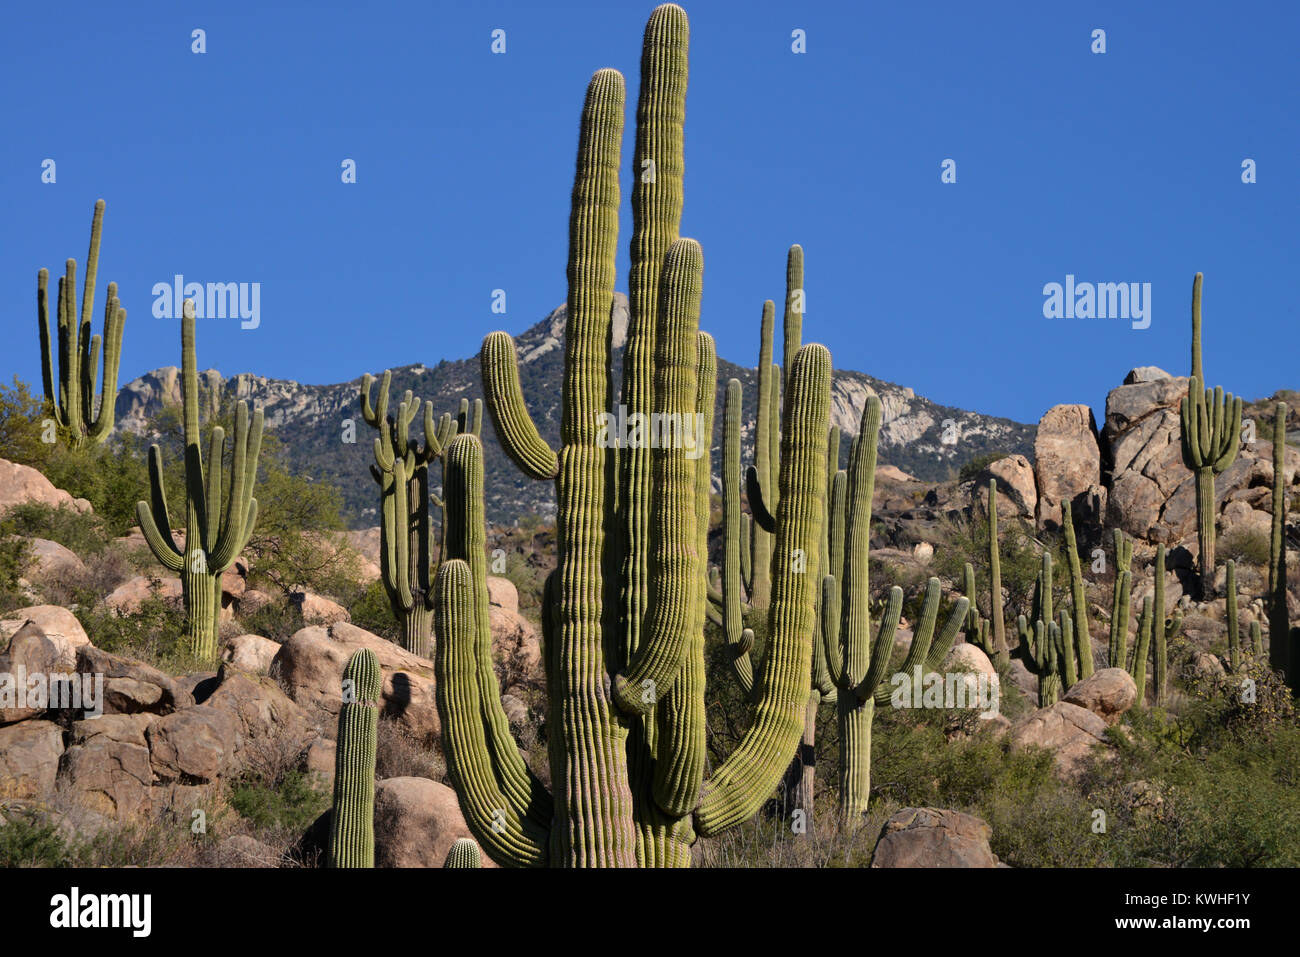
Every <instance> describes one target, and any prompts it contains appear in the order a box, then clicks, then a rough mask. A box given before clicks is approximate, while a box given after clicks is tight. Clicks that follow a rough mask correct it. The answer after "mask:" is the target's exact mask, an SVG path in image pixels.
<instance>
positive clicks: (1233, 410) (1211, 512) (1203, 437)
mask: <svg viewBox="0 0 1300 957" xmlns="http://www.w3.org/2000/svg"><path fill="white" fill-rule="evenodd" d="M1201 278H1202V277H1201V274H1200V273H1197V274H1196V278H1195V279H1194V280H1193V281H1192V381H1191V383H1190V384H1189V386H1188V392H1187V395H1186V396H1185V397H1184V398H1183V400H1182V404H1181V408H1180V412H1181V415H1180V418H1179V423H1180V425H1181V427H1182V446H1183V462H1184V463H1185V464H1186V465H1187V467H1188V468H1189V469H1191V470H1192V471H1193V472H1194V473H1195V475H1196V536H1197V542H1198V544H1199V546H1200V557H1199V558H1198V562H1199V564H1200V572H1201V597H1202V599H1203V600H1206V601H1208V600H1209V599H1211V598H1213V597H1214V539H1215V498H1214V476H1216V475H1218V474H1219V473H1220V472H1222V471H1223V470H1224V469H1226V468H1227V467H1228V466H1229V465H1231V464H1232V463H1233V461H1234V460H1235V459H1236V458H1237V445H1238V442H1239V436H1240V435H1241V398H1240V397H1235V398H1234V397H1233V395H1232V393H1230V392H1228V393H1225V392H1224V391H1223V387H1222V386H1216V387H1215V388H1214V389H1212V390H1211V389H1209V388H1206V386H1205V373H1204V371H1203V369H1202V367H1201Z"/></svg>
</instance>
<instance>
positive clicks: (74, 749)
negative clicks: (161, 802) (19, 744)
mask: <svg viewBox="0 0 1300 957" xmlns="http://www.w3.org/2000/svg"><path fill="white" fill-rule="evenodd" d="M156 720H157V718H156V717H155V716H154V715H151V714H115V715H104V716H103V717H100V718H93V719H84V720H81V721H76V722H73V725H72V732H71V739H72V743H71V744H70V745H69V747H68V749H67V750H66V751H64V752H63V756H62V758H61V759H60V761H59V787H60V789H61V790H63V791H64V792H65V793H68V794H70V795H72V796H73V797H74V799H75V800H76V802H77V803H78V804H80V805H81V806H82V807H84V808H87V809H89V810H91V811H94V812H95V813H97V814H103V815H109V816H113V817H122V816H127V815H132V814H137V813H140V812H143V811H148V810H149V809H150V791H151V788H152V785H153V767H152V765H151V763H150V760H149V742H148V740H147V739H146V734H147V732H148V730H149V726H150V725H151V724H153V722H154V721H156Z"/></svg>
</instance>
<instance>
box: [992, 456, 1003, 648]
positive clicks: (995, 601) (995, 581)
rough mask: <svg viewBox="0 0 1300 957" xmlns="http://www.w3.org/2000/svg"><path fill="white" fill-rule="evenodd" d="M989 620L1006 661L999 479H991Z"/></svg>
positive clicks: (997, 646) (996, 645)
mask: <svg viewBox="0 0 1300 957" xmlns="http://www.w3.org/2000/svg"><path fill="white" fill-rule="evenodd" d="M989 619H990V621H992V623H993V626H992V627H993V647H994V649H996V651H997V653H998V655H999V656H1000V657H1002V658H1003V659H1004V660H1005V658H1006V649H1007V627H1006V619H1005V615H1004V612H1003V610H1002V558H1001V550H1000V549H999V547H998V483H997V479H989Z"/></svg>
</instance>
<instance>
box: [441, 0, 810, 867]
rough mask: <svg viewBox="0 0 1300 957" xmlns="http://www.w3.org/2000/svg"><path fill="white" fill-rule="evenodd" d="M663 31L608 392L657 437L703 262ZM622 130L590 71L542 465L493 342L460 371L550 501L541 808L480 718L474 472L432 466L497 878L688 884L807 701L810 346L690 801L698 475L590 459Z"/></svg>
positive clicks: (470, 768) (676, 67)
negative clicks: (684, 871) (743, 710)
mask: <svg viewBox="0 0 1300 957" xmlns="http://www.w3.org/2000/svg"><path fill="white" fill-rule="evenodd" d="M687 32H688V27H687V22H686V16H685V14H684V12H683V11H682V10H681V9H680V8H679V7H677V6H675V5H672V4H667V5H664V6H661V7H659V8H657V9H656V10H655V11H654V13H653V14H652V15H651V18H650V22H649V23H648V25H647V27H646V33H645V43H644V47H643V55H642V83H641V98H640V103H639V106H638V110H637V117H638V124H637V136H636V143H637V146H636V150H637V152H636V155H635V157H634V162H633V166H634V168H636V169H638V170H640V169H645V168H649V167H650V165H651V164H653V168H654V169H655V171H656V172H655V176H654V177H653V178H650V177H644V176H639V177H638V179H637V184H636V187H635V189H634V191H633V196H632V200H633V237H632V256H631V261H632V265H631V269H632V272H631V279H630V281H629V290H630V294H629V300H630V308H631V317H630V320H629V326H628V346H627V351H626V353H625V357H624V377H623V389H622V396H623V400H624V404H625V405H626V406H627V408H628V411H629V414H630V415H631V414H636V413H637V412H641V413H642V414H645V415H646V416H647V418H648V416H649V415H650V414H653V413H657V414H658V415H659V416H660V418H661V419H663V418H664V417H667V418H668V419H669V420H671V419H672V418H674V417H677V418H680V417H682V416H693V415H694V414H695V413H696V412H697V410H698V409H699V404H700V401H701V395H702V394H703V395H705V396H707V399H708V404H711V403H712V395H713V394H712V391H711V387H710V386H709V384H708V382H709V380H710V379H711V378H712V376H713V374H715V373H713V372H712V371H711V365H712V362H711V356H712V352H713V350H712V340H711V339H709V338H708V337H706V336H700V335H699V333H698V330H697V324H698V320H699V299H700V292H701V276H702V269H703V257H702V254H701V252H700V249H699V246H698V244H696V243H695V242H694V241H692V240H689V239H680V238H678V237H677V226H678V223H679V221H680V212H681V196H682V192H681V170H682V165H681V155H682V140H681V124H682V116H683V110H684V99H685V90H686V48H687V42H688V41H687ZM622 114H623V80H622V77H621V76H620V75H619V74H618V73H617V72H616V71H613V70H601V71H599V72H598V73H597V74H596V75H595V76H594V77H593V79H592V81H591V84H590V86H589V87H588V94H587V99H586V103H585V105H584V108H583V114H582V123H581V129H580V135H579V148H578V163H577V169H576V173H575V177H574V189H573V194H572V213H571V217H570V250H569V269H568V277H569V295H568V304H569V313H568V327H567V329H566V333H565V337H564V341H565V363H564V385H563V392H562V397H563V412H562V416H561V431H560V438H561V445H560V449H559V451H558V452H555V451H552V450H551V449H550V448H549V447H548V446H547V445H546V444H545V443H544V442H543V441H542V440H541V437H540V436H539V435H538V433H537V430H536V427H535V425H534V424H533V422H532V419H531V417H530V416H529V415H528V412H527V408H526V406H525V405H524V403H523V401H522V394H521V392H522V390H521V389H520V387H519V377H518V367H517V360H516V358H515V351H514V344H513V341H512V340H511V339H510V337H509V336H508V335H506V334H505V333H492V334H491V335H489V336H488V337H487V338H486V339H485V340H484V345H483V350H482V352H481V354H480V362H481V366H482V372H483V382H484V394H485V396H486V402H487V406H488V410H489V412H490V414H491V415H492V418H493V422H494V424H496V426H497V433H498V436H499V437H500V438H501V440H502V446H503V448H504V450H505V451H506V453H507V455H508V456H509V457H510V458H511V459H512V460H513V461H515V462H516V464H518V465H519V466H520V468H521V470H522V471H524V473H525V474H527V475H530V476H532V477H535V478H550V479H553V480H555V482H556V500H557V510H556V518H557V521H556V526H557V536H556V537H557V542H558V547H559V555H558V564H557V568H556V571H555V573H554V574H553V575H552V576H551V577H550V579H549V580H548V585H547V595H546V596H545V601H544V606H545V607H546V608H548V609H549V613H548V614H547V615H546V616H545V620H544V621H543V629H544V633H545V642H544V644H545V665H546V670H547V686H548V694H549V697H550V704H549V713H550V720H551V722H552V724H553V726H554V729H555V730H554V732H553V733H552V734H551V735H550V736H549V745H550V764H551V777H552V783H553V788H554V795H553V797H552V795H551V794H548V793H547V792H546V790H545V789H544V788H542V787H541V786H540V784H539V783H538V782H536V781H535V779H533V778H531V776H529V777H527V778H526V779H523V780H521V779H520V778H519V774H526V773H527V768H526V766H524V765H523V762H522V760H521V759H520V758H519V754H518V748H517V747H516V746H515V745H514V742H513V741H512V740H511V739H510V738H509V732H508V726H507V725H506V723H505V718H504V714H503V713H502V712H501V708H500V703H499V698H498V697H497V695H496V691H497V689H496V687H495V677H494V676H493V674H492V668H491V659H490V635H489V636H487V637H486V638H485V637H484V636H483V631H482V629H483V627H484V626H485V624H486V623H485V622H484V623H483V624H479V623H478V621H477V619H478V618H479V617H482V618H484V619H485V618H486V603H485V593H486V589H485V583H484V582H482V580H481V579H482V565H483V561H484V560H483V551H482V547H481V545H479V544H475V543H474V542H472V541H467V540H466V539H467V536H466V535H465V533H464V532H462V531H460V530H459V529H458V528H457V527H456V526H457V523H463V526H464V528H466V529H468V528H470V527H472V526H481V524H482V513H481V508H482V506H481V501H482V487H481V479H480V480H479V482H478V485H477V487H475V486H474V483H473V482H471V481H468V479H469V478H472V477H473V476H474V475H476V474H479V473H481V448H480V446H479V444H478V440H477V439H476V438H474V437H473V436H466V435H462V436H459V437H457V438H456V439H455V440H453V441H452V443H451V445H450V447H449V449H448V453H447V459H446V462H447V468H448V470H449V473H450V475H449V478H448V480H447V481H446V483H445V486H446V502H447V506H446V508H447V524H448V528H447V533H446V543H447V549H446V557H445V560H444V562H443V564H442V566H441V568H439V571H438V576H437V587H436V600H435V608H436V610H435V631H436V633H437V636H438V641H437V643H436V654H435V665H436V670H437V677H438V702H439V710H440V713H441V714H442V716H443V744H444V751H445V752H446V754H447V756H448V770H449V772H450V776H451V778H452V781H453V783H454V785H455V787H456V790H457V792H458V795H459V797H460V801H461V806H462V809H463V810H464V812H465V817H466V820H467V821H468V823H469V825H470V828H471V830H472V831H473V832H474V834H475V836H476V837H477V839H478V840H479V842H480V844H481V845H482V846H483V848H484V849H485V850H486V851H487V852H488V853H489V855H491V856H492V857H493V858H494V859H495V860H497V861H498V862H499V863H502V864H505V865H515V866H519V865H539V864H546V863H552V864H556V865H559V866H574V867H580V866H632V865H642V866H685V865H687V864H689V860H690V851H689V848H690V845H691V843H692V842H693V841H694V840H695V838H696V836H697V835H709V834H713V833H717V832H718V831H720V830H722V829H724V828H726V827H730V826H732V825H734V824H737V823H739V822H741V821H743V820H745V819H746V818H748V817H749V816H750V815H752V814H753V813H754V812H755V811H756V810H757V809H758V808H759V807H760V806H761V805H762V803H763V802H764V801H765V800H766V799H767V798H768V797H769V796H770V795H771V793H772V791H773V790H774V788H775V787H776V785H777V784H778V782H779V781H780V780H781V777H782V774H783V772H784V771H785V770H786V768H787V766H788V763H789V758H790V756H791V755H792V754H793V753H794V751H795V748H796V746H797V744H798V741H799V737H800V734H801V731H802V725H803V712H804V707H805V705H806V703H807V697H808V691H809V675H810V673H811V666H812V620H813V605H814V589H815V583H816V577H815V576H816V572H817V569H818V568H819V567H820V566H819V560H820V550H821V531H820V529H819V527H818V526H817V518H818V516H819V515H820V512H821V508H822V502H823V500H824V497H825V488H826V483H825V467H826V466H825V462H826V442H827V428H828V419H829V408H830V354H829V353H828V352H827V351H826V349H825V348H823V347H821V346H817V345H809V346H804V347H803V348H801V349H800V350H799V352H798V354H797V355H796V356H795V357H794V360H793V369H792V371H791V375H790V388H789V389H788V390H786V393H785V405H784V409H785V425H786V428H785V429H784V430H782V434H781V442H782V446H783V447H782V455H781V459H780V461H781V467H780V482H779V495H778V496H777V497H776V502H777V509H776V514H775V516H774V527H775V546H776V552H775V558H774V560H773V561H772V563H771V570H772V573H773V574H772V592H771V596H772V600H771V603H770V605H769V608H768V631H769V638H768V654H767V656H766V659H765V662H764V668H763V673H762V674H761V675H755V682H756V684H757V685H758V686H759V690H758V693H757V696H756V697H757V702H758V703H757V717H756V720H755V723H754V724H753V725H752V726H751V727H750V729H749V730H748V731H747V732H746V733H745V736H744V737H743V739H742V741H741V742H740V744H739V746H738V747H737V749H736V751H735V752H734V753H733V754H732V755H731V756H730V757H729V758H728V759H727V760H726V761H724V762H723V763H722V764H721V766H719V767H718V768H717V769H716V771H715V773H714V774H713V776H712V778H711V779H710V780H708V781H707V782H706V781H704V780H703V776H704V748H703V742H704V713H703V701H702V693H701V692H702V689H700V688H698V687H696V684H697V683H696V678H697V677H699V676H700V675H701V674H702V670H703V661H702V657H703V644H702V641H701V640H699V637H698V635H697V634H696V633H695V632H696V629H697V628H698V627H699V626H700V625H701V624H702V622H703V617H704V613H703V604H702V603H703V602H704V600H705V597H706V593H707V586H708V577H707V569H706V567H705V562H704V560H703V556H702V555H701V554H700V553H699V547H700V542H701V541H702V538H701V535H700V531H701V530H700V528H699V526H700V524H701V522H700V520H699V516H700V515H702V514H707V509H706V508H704V507H702V506H701V504H700V503H699V502H698V501H697V498H698V497H699V492H700V489H701V483H700V481H699V473H698V468H699V466H698V465H697V464H696V462H695V461H693V458H698V456H696V457H693V458H688V456H687V452H688V451H689V449H688V448H684V447H683V445H684V444H685V443H680V442H679V443H672V442H669V443H663V442H660V443H658V444H657V447H655V448H646V447H645V446H646V445H649V443H642V444H640V445H639V446H637V447H630V448H627V449H619V450H618V454H615V453H614V451H613V450H611V449H607V447H606V446H607V445H608V444H609V443H608V441H600V440H599V439H598V436H599V434H600V432H601V431H602V429H605V431H606V437H607V435H608V432H607V429H606V427H605V426H602V422H603V421H607V416H608V413H607V412H606V411H605V410H606V409H608V408H609V405H610V403H611V401H612V396H613V394H614V390H613V388H612V383H611V382H610V375H609V368H610V352H609V349H610V345H609V342H610V335H609V333H610V306H611V303H612V299H613V291H614V267H615V259H616V243H617V228H618V200H619V188H618V168H619V144H620V141H621V136H622ZM702 381H703V388H701V384H702ZM769 434H770V433H769ZM475 454H477V455H478V456H479V458H480V463H479V465H478V466H477V468H475V467H474V466H473V460H474V456H475ZM458 476H459V478H458ZM478 535H479V541H480V542H481V536H482V532H481V531H480V532H478ZM805 563H806V564H805ZM724 582H725V575H724ZM651 594H653V596H654V600H653V601H650V595H651ZM480 611H481V612H482V614H481V616H480V615H479V612H480ZM679 685H680V686H681V687H680V688H679V687H678V686H679ZM498 728H500V729H503V732H504V733H503V734H500V735H498V731H497V729H498Z"/></svg>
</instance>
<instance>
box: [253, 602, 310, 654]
mask: <svg viewBox="0 0 1300 957" xmlns="http://www.w3.org/2000/svg"><path fill="white" fill-rule="evenodd" d="M239 623H240V624H241V625H243V630H244V631H246V632H251V633H252V634H254V635H261V636H262V637H263V638H270V639H271V640H272V641H278V642H279V643H280V644H284V643H285V642H286V641H288V640H289V639H290V638H292V637H293V636H294V634H295V633H296V632H298V631H300V630H301V629H302V628H304V627H305V626H306V624H307V623H306V622H305V621H304V620H303V617H302V612H300V611H299V610H298V607H297V606H296V605H294V604H292V603H291V602H288V601H271V602H268V603H267V604H265V605H263V606H262V607H261V608H259V609H257V611H255V612H252V613H251V614H247V615H241V616H240V617H239Z"/></svg>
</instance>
